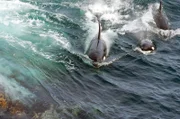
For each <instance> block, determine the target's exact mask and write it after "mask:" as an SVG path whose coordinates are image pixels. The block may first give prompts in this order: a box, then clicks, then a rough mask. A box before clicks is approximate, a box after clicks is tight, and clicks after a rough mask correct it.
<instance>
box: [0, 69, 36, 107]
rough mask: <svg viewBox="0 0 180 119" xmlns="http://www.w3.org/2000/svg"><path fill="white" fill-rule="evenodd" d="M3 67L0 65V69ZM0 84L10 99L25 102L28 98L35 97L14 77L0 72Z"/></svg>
mask: <svg viewBox="0 0 180 119" xmlns="http://www.w3.org/2000/svg"><path fill="white" fill-rule="evenodd" d="M2 68H3V69H4V67H1V66H0V70H1V69H2ZM0 86H1V88H2V89H3V90H4V91H5V93H6V95H7V96H8V97H10V99H11V100H13V101H16V100H20V101H22V102H23V103H25V104H27V103H28V101H29V100H30V99H33V98H35V95H34V94H32V93H31V92H30V91H29V90H28V89H27V88H25V87H23V86H21V85H20V84H19V83H18V82H17V81H16V80H15V79H13V78H8V77H6V76H3V75H1V74H0Z"/></svg>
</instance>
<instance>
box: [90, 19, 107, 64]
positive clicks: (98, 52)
mask: <svg viewBox="0 0 180 119" xmlns="http://www.w3.org/2000/svg"><path fill="white" fill-rule="evenodd" d="M97 21H98V28H99V30H98V36H97V37H95V38H93V39H92V40H91V42H90V45H89V48H88V51H87V55H88V57H89V58H90V59H91V60H92V61H93V65H94V66H96V67H98V65H97V63H101V62H102V61H103V60H105V59H106V57H107V45H106V43H105V41H104V40H103V39H102V38H101V23H100V20H99V18H98V17H97Z"/></svg>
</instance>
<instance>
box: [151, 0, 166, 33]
mask: <svg viewBox="0 0 180 119" xmlns="http://www.w3.org/2000/svg"><path fill="white" fill-rule="evenodd" d="M153 19H154V22H155V23H156V26H157V27H158V28H160V29H163V30H168V29H169V24H168V20H167V17H166V16H165V15H164V14H163V11H162V0H160V5H159V9H158V10H155V13H153Z"/></svg>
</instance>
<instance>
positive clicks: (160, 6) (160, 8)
mask: <svg viewBox="0 0 180 119" xmlns="http://www.w3.org/2000/svg"><path fill="white" fill-rule="evenodd" d="M161 10H162V0H160V4H159V11H160V12H161Z"/></svg>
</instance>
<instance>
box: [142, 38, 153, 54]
mask: <svg viewBox="0 0 180 119" xmlns="http://www.w3.org/2000/svg"><path fill="white" fill-rule="evenodd" d="M140 48H141V50H142V51H151V52H153V51H154V50H155V45H154V43H153V42H152V41H151V40H148V39H144V40H142V41H141V42H140Z"/></svg>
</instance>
